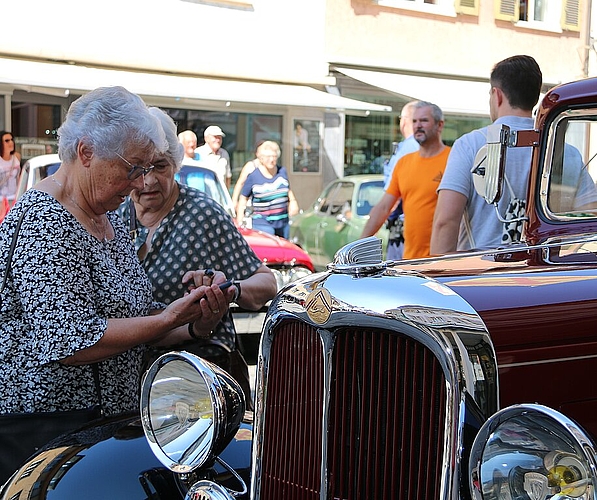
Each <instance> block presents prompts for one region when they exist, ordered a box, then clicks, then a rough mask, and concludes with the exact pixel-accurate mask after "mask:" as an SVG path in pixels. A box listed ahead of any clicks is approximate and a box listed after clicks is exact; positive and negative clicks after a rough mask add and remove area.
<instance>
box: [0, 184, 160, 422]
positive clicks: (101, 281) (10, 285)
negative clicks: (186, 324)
mask: <svg viewBox="0 0 597 500" xmlns="http://www.w3.org/2000/svg"><path fill="white" fill-rule="evenodd" d="M24 210H27V213H26V215H25V217H24V219H23V223H22V225H21V228H20V230H19V234H18V239H17V245H16V248H15V251H14V254H13V259H12V263H11V266H10V270H9V273H8V280H7V283H6V288H5V290H4V291H3V293H2V306H1V308H0V378H1V379H2V384H0V412H1V413H7V412H32V411H60V410H71V409H77V408H87V407H89V406H92V405H94V404H97V403H98V397H97V391H96V386H95V383H94V378H93V370H92V368H91V366H90V365H83V366H66V365H63V364H61V363H60V362H59V360H60V359H63V358H65V357H67V356H70V355H72V354H74V353H75V352H76V351H79V350H81V349H84V348H86V347H90V346H92V345H94V344H95V343H96V342H98V341H99V340H100V338H101V337H102V335H103V334H104V332H105V331H106V328H107V319H108V318H127V317H134V316H145V315H148V314H149V313H150V311H151V310H152V309H155V308H159V307H163V306H161V305H160V304H156V303H154V302H153V300H152V296H151V284H150V283H149V280H148V279H147V276H146V275H145V273H144V271H143V268H142V267H141V266H140V265H139V262H138V260H137V256H136V255H135V252H134V248H133V246H132V245H131V240H130V238H129V235H128V232H127V230H126V229H125V227H124V226H123V224H122V222H121V221H120V219H119V218H118V216H117V214H115V213H108V218H109V220H110V222H111V224H112V226H113V227H114V232H115V234H116V236H115V238H114V239H113V240H109V241H106V242H100V241H99V240H97V239H96V238H94V237H93V236H92V235H91V234H89V233H88V232H87V231H86V230H85V228H84V227H83V226H82V225H81V224H80V223H79V222H78V221H77V219H75V218H74V217H73V216H72V215H71V214H70V212H68V211H67V210H66V209H65V208H64V207H63V206H62V205H61V204H60V203H58V202H57V201H56V200H55V199H54V198H53V197H52V196H50V195H49V194H47V193H43V192H41V191H37V190H30V191H28V192H26V193H25V194H24V195H23V197H22V198H21V199H20V200H19V202H18V203H17V204H16V205H15V206H14V207H13V209H12V210H11V211H10V213H9V214H8V215H7V217H6V219H5V220H4V222H3V223H2V225H1V226H0V252H1V254H2V255H8V249H9V247H10V244H11V241H12V237H13V233H14V231H15V227H16V224H17V220H18V218H19V216H20V215H21V213H22V212H23V211H24ZM5 272H6V262H5V260H3V261H2V262H0V277H1V276H4V273H5ZM144 349H145V348H144V347H142V346H139V347H136V348H133V349H131V350H129V351H126V352H124V353H123V354H120V355H117V356H114V357H112V358H110V359H108V360H106V361H102V362H100V363H98V365H99V375H100V385H101V396H102V403H103V407H104V410H105V411H106V413H107V414H113V413H120V412H124V411H130V410H137V411H138V405H139V383H140V364H141V358H142V354H143V351H144Z"/></svg>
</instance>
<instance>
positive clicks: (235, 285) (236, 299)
mask: <svg viewBox="0 0 597 500" xmlns="http://www.w3.org/2000/svg"><path fill="white" fill-rule="evenodd" d="M232 285H233V286H234V287H236V292H234V298H233V299H232V302H234V303H236V304H238V302H237V301H238V299H240V295H241V293H242V289H241V287H240V282H239V281H236V280H232Z"/></svg>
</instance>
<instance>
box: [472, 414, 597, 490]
mask: <svg viewBox="0 0 597 500" xmlns="http://www.w3.org/2000/svg"><path fill="white" fill-rule="evenodd" d="M596 473H597V467H596V453H595V449H594V446H593V444H592V442H591V440H590V439H589V438H588V437H587V435H586V434H585V433H584V431H582V430H581V429H580V428H579V427H578V426H577V425H576V424H575V423H574V422H572V421H571V420H569V419H568V418H566V417H565V416H563V415H562V414H560V413H558V412H557V411H555V410H552V409H550V408H547V407H545V406H541V405H515V406H510V407H509V408H505V409H504V410H501V411H499V412H498V413H496V414H495V415H493V416H492V417H491V418H490V419H489V420H488V421H487V422H486V423H485V424H484V425H483V427H482V428H481V429H480V431H479V433H478V434H477V437H476V438H475V442H474V444H473V448H472V451H471V458H470V463H469V479H470V481H471V485H470V488H471V493H472V496H473V498H474V499H475V500H480V499H483V500H489V499H495V500H498V499H508V498H512V499H515V498H521V499H522V498H528V499H531V500H544V499H554V500H555V499H572V498H580V499H583V500H588V499H597V492H596V488H595V478H596V477H597V474H596Z"/></svg>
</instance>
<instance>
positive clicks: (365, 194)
mask: <svg viewBox="0 0 597 500" xmlns="http://www.w3.org/2000/svg"><path fill="white" fill-rule="evenodd" d="M383 193H384V189H383V181H372V182H364V183H363V184H361V187H360V188H359V192H358V194H357V215H360V216H365V215H369V212H371V208H373V207H374V206H375V205H377V203H379V200H381V197H382V196H383Z"/></svg>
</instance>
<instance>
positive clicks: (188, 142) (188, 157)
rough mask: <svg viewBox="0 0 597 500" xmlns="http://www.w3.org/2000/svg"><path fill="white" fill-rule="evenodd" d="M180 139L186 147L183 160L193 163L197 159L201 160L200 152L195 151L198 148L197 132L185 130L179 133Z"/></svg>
mask: <svg viewBox="0 0 597 500" xmlns="http://www.w3.org/2000/svg"><path fill="white" fill-rule="evenodd" d="M178 140H179V141H180V143H181V144H182V146H183V148H184V158H183V162H187V163H189V164H190V165H193V164H194V163H195V162H196V161H199V160H200V155H199V153H195V150H196V149H197V134H195V132H193V131H192V130H183V131H182V132H181V133H180V134H178Z"/></svg>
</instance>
